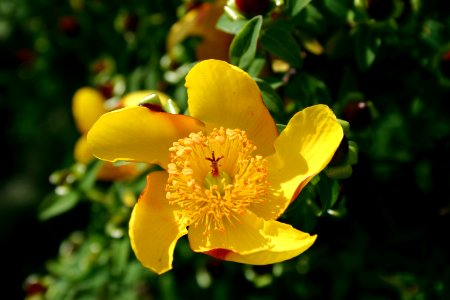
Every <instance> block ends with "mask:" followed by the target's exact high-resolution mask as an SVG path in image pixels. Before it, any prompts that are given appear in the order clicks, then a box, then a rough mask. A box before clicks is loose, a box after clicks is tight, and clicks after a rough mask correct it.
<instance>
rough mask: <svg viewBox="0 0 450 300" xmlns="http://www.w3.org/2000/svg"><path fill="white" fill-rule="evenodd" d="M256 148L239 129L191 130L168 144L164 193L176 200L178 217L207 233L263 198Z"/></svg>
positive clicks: (262, 163)
mask: <svg viewBox="0 0 450 300" xmlns="http://www.w3.org/2000/svg"><path fill="white" fill-rule="evenodd" d="M255 149H256V147H255V146H254V145H253V144H252V143H251V142H250V141H249V140H248V138H247V135H246V133H245V131H242V130H240V129H224V128H220V129H214V130H213V131H212V132H211V133H210V134H209V135H207V136H205V135H204V134H203V133H202V132H198V133H191V134H190V135H189V137H187V138H184V139H181V140H178V141H177V142H175V143H174V144H173V146H172V147H171V148H170V149H169V151H170V155H171V159H170V163H169V165H168V168H167V170H168V173H169V179H168V181H167V185H166V192H167V194H166V195H167V196H166V197H167V199H168V201H169V203H170V204H171V205H176V206H178V208H179V209H178V211H179V217H180V220H181V222H184V224H185V225H186V226H200V225H201V226H204V228H205V232H204V233H205V234H207V233H208V232H209V231H211V230H221V231H223V230H224V229H225V222H227V223H233V221H235V220H237V219H238V215H241V214H244V213H245V211H246V209H247V208H248V206H250V205H251V204H261V203H263V202H264V201H265V199H266V197H267V193H268V188H269V183H268V182H267V161H266V160H265V159H263V158H262V157H261V156H258V155H257V156H252V155H251V154H252V152H253V151H254V150H255ZM215 153H220V156H219V157H217V158H216V157H215ZM205 158H206V159H205ZM219 160H220V162H221V163H220V170H219V164H218V161H219Z"/></svg>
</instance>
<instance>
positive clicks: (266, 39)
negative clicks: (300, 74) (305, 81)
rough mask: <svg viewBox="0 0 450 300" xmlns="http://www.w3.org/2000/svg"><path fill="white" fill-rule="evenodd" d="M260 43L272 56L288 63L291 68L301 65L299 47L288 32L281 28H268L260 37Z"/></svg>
mask: <svg viewBox="0 0 450 300" xmlns="http://www.w3.org/2000/svg"><path fill="white" fill-rule="evenodd" d="M261 43H262V45H263V47H264V48H265V49H267V50H268V51H269V52H270V53H272V54H273V55H275V56H277V57H279V58H281V59H282V60H285V61H286V62H288V63H289V64H290V65H291V66H292V67H295V68H299V67H301V65H302V58H301V56H300V50H301V49H300V46H299V45H298V43H297V41H296V40H295V39H294V37H293V36H292V34H291V33H290V30H286V28H281V27H272V28H269V29H268V30H267V31H266V32H265V33H264V34H263V35H262V36H261Z"/></svg>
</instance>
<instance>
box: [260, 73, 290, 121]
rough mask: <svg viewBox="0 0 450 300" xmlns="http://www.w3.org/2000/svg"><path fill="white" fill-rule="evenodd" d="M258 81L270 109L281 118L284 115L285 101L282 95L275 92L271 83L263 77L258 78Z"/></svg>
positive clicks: (277, 117) (276, 117) (275, 115)
mask: <svg viewBox="0 0 450 300" xmlns="http://www.w3.org/2000/svg"><path fill="white" fill-rule="evenodd" d="M256 83H257V84H258V87H259V90H260V91H261V95H262V98H263V101H264V104H265V105H266V106H267V108H268V109H269V111H270V112H271V113H272V115H274V117H275V119H281V118H282V116H283V113H284V112H283V101H282V100H281V98H280V96H279V95H278V94H277V92H275V90H274V89H273V88H272V87H271V86H270V84H269V83H267V82H265V81H264V80H262V79H259V78H257V79H256Z"/></svg>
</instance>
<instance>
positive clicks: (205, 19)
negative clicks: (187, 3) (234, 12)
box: [167, 0, 233, 60]
mask: <svg viewBox="0 0 450 300" xmlns="http://www.w3.org/2000/svg"><path fill="white" fill-rule="evenodd" d="M224 5H225V1H223V0H218V1H215V2H213V3H201V4H199V5H198V6H196V7H194V8H193V9H191V10H190V11H189V12H188V13H187V14H186V15H184V16H183V17H182V18H181V19H180V20H179V21H178V22H176V23H175V24H174V25H173V26H172V27H171V29H170V31H169V34H168V37H167V51H168V53H169V55H171V56H173V53H172V52H173V49H174V47H175V45H177V44H179V43H182V42H183V41H184V40H185V39H186V38H188V37H200V38H201V39H202V40H201V42H200V43H199V44H198V46H197V47H196V49H195V54H196V58H197V60H204V59H209V58H214V59H220V60H228V52H229V47H230V44H231V41H232V39H233V36H232V35H231V34H227V33H225V32H223V31H220V30H218V29H216V23H217V20H218V19H219V17H220V16H221V15H222V13H223V8H224Z"/></svg>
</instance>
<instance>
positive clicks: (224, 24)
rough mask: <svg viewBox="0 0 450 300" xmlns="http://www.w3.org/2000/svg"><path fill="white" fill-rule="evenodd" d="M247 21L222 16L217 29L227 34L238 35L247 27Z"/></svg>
mask: <svg viewBox="0 0 450 300" xmlns="http://www.w3.org/2000/svg"><path fill="white" fill-rule="evenodd" d="M246 23H247V20H245V19H242V20H232V19H230V18H229V17H228V16H227V15H225V14H222V16H220V18H219V20H218V21H217V23H216V28H217V29H219V30H222V31H224V32H227V33H231V34H237V33H238V32H239V30H241V29H242V27H244V26H245V24H246Z"/></svg>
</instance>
